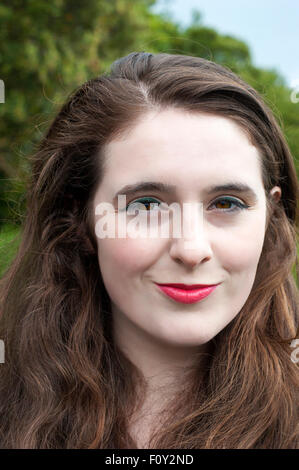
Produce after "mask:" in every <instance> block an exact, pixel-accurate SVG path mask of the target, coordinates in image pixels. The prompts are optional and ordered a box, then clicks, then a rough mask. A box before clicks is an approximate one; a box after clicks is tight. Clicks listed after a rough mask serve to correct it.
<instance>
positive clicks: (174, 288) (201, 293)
mask: <svg viewBox="0 0 299 470" xmlns="http://www.w3.org/2000/svg"><path fill="white" fill-rule="evenodd" d="M156 285H157V286H158V288H159V289H160V290H161V291H162V292H163V293H164V294H166V295H167V296H168V297H170V298H172V299H173V300H175V301H176V302H181V303H184V304H191V303H195V302H199V301H200V300H202V299H204V298H205V297H207V296H208V295H210V294H211V293H212V292H213V291H214V290H215V289H216V287H217V286H218V284H209V285H208V284H205V285H204V284H192V285H187V284H156Z"/></svg>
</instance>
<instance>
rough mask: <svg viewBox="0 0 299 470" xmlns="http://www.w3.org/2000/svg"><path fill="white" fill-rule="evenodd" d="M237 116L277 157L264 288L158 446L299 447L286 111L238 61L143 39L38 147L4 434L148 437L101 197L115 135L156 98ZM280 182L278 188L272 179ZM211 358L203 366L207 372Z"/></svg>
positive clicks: (11, 292) (11, 299)
mask: <svg viewBox="0 0 299 470" xmlns="http://www.w3.org/2000/svg"><path fill="white" fill-rule="evenodd" d="M166 108H178V109H182V110H186V111H188V112H195V113H196V112H204V113H211V114H214V115H220V116H224V117H226V118H229V119H232V120H234V121H235V122H236V123H237V124H238V125H239V126H241V127H242V128H243V129H244V130H245V131H246V132H247V135H248V137H249V139H250V140H251V142H252V143H253V144H254V145H255V146H256V147H257V149H258V150H259V152H260V155H261V157H262V176H263V184H264V188H265V194H266V198H267V221H268V225H267V228H266V232H265V239H264V246H263V250H262V253H261V257H260V260H259V264H258V268H257V273H256V278H255V281H254V285H253V287H252V291H251V293H250V295H249V297H248V299H247V301H246V303H245V305H244V306H243V308H242V310H241V311H240V312H239V314H238V315H237V316H236V317H235V318H234V319H233V320H232V321H231V322H230V323H229V324H228V325H227V326H226V327H225V328H224V329H223V330H222V331H221V332H220V333H219V334H217V336H216V337H215V338H213V340H212V341H211V350H210V352H209V354H206V356H205V363H204V365H202V364H201V365H200V369H199V368H197V367H195V368H193V370H192V371H191V373H190V378H189V379H190V380H188V381H187V382H186V383H185V386H184V389H183V390H180V393H179V394H176V396H175V397H174V399H173V401H171V402H170V403H168V404H167V408H166V419H165V420H164V423H163V425H162V426H160V428H158V429H157V430H156V432H155V433H154V434H153V435H152V438H151V442H150V448H153V449H155V448H156V449H160V448H161V449H162V448H166V449H205V448H209V449H216V448H218V449H221V448H233V449H253V448H271V449H280V448H298V421H299V420H298V366H297V364H296V361H293V360H291V353H292V351H293V350H292V348H291V345H290V343H291V341H292V340H294V339H295V338H297V337H298V317H299V307H298V305H299V302H298V287H297V285H296V280H295V277H294V275H293V273H292V269H293V268H294V266H296V270H295V275H296V279H298V260H297V251H296V239H297V237H298V199H299V198H298V195H299V191H298V180H297V176H296V171H295V165H294V160H293V157H292V155H291V153H290V150H289V148H288V145H287V143H286V140H285V138H284V135H283V132H282V129H281V125H280V124H278V122H277V120H276V118H275V117H274V115H273V114H272V112H271V110H270V108H269V107H268V105H267V104H266V103H265V100H264V99H263V98H262V97H261V96H260V95H259V94H258V93H257V92H256V91H255V90H254V89H253V88H252V87H251V86H249V85H248V84H247V83H245V82H244V81H242V80H241V79H240V78H239V77H238V76H237V75H236V74H234V73H233V72H232V71H230V70H229V69H227V68H226V67H223V66H220V65H218V64H216V63H214V62H211V61H208V60H205V59H202V58H199V57H192V56H185V55H172V54H166V53H160V54H151V53H146V52H132V53H131V54H129V55H127V56H126V57H122V58H120V59H118V60H116V61H115V62H114V63H113V64H112V66H111V70H110V71H109V72H105V73H104V74H103V75H101V76H99V77H96V78H93V79H91V80H89V81H87V82H86V83H84V84H83V85H82V86H80V87H79V88H78V89H76V90H75V91H74V92H73V93H71V95H70V96H69V97H68V98H67V101H66V103H65V104H64V105H63V106H62V107H61V109H60V111H59V112H58V114H57V116H56V117H55V119H54V120H53V122H52V123H51V125H50V127H49V129H48V130H47V132H46V133H45V135H44V137H43V139H42V141H41V143H40V144H39V145H38V147H37V148H36V149H35V151H34V153H33V155H31V156H30V157H29V162H30V164H31V170H32V171H31V173H30V178H29V179H28V187H27V192H26V207H27V209H26V214H25V217H24V222H23V225H22V229H21V235H20V244H19V248H18V252H17V254H16V256H15V258H14V259H13V261H12V263H11V265H10V266H9V268H8V269H7V270H6V272H5V274H4V275H3V277H2V279H1V283H0V311H1V312H2V314H1V317H0V338H1V339H3V340H4V344H5V363H4V364H1V365H0V447H1V448H32V449H38V448H45V449H48V448H52V449H54V448H68V449H70V448H88V449H92V448H100V449H124V448H134V447H136V442H134V440H133V439H132V437H131V436H130V433H129V431H128V423H129V418H130V416H131V413H133V410H135V409H136V407H137V406H138V404H139V398H138V397H139V395H138V393H137V390H139V389H140V388H139V387H141V389H142V387H143V386H144V379H143V377H142V374H141V372H140V371H139V370H138V369H137V367H135V365H134V364H133V363H132V362H131V361H130V360H129V359H128V358H127V357H126V356H125V355H124V354H123V353H122V352H121V351H120V350H119V349H118V347H117V346H116V344H114V342H113V339H112V334H111V329H112V328H111V327H112V323H111V304H110V299H109V296H108V293H107V291H106V289H105V286H104V284H103V280H102V278H101V274H100V270H99V265H98V257H97V243H96V238H95V233H94V227H93V214H92V209H91V208H92V205H91V203H92V200H93V197H94V194H95V190H96V188H97V187H98V185H99V184H101V181H102V177H103V173H104V170H105V159H104V149H105V145H106V144H107V143H108V142H109V141H111V140H113V138H114V137H116V136H120V135H124V134H125V133H126V132H128V131H129V130H130V129H131V128H132V127H133V126H134V125H135V124H136V123H137V122H138V119H140V117H142V115H144V113H146V112H148V111H149V110H152V109H155V110H162V109H166ZM275 185H278V186H280V187H281V189H282V197H281V199H280V200H279V201H278V202H275V201H273V200H272V198H270V197H269V190H270V189H271V188H272V187H273V186H275ZM199 370H201V372H202V371H203V374H201V375H200V374H199Z"/></svg>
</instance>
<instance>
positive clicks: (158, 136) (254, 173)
mask: <svg viewBox="0 0 299 470" xmlns="http://www.w3.org/2000/svg"><path fill="white" fill-rule="evenodd" d="M104 154H105V177H106V178H108V179H109V181H115V182H116V181H117V182H118V183H119V184H122V183H124V184H125V183H130V182H134V181H135V179H136V178H145V177H148V178H150V179H153V178H155V177H160V178H161V177H163V176H164V178H165V179H167V180H168V181H169V179H175V180H176V181H177V182H178V184H179V180H182V181H183V180H184V181H185V184H186V183H188V182H190V183H192V178H196V179H197V180H198V179H202V180H205V179H206V178H209V179H211V178H212V179H213V178H217V182H221V180H225V179H226V178H227V176H228V175H229V176H230V177H231V178H236V177H240V176H242V177H243V181H244V180H246V179H247V180H248V178H249V179H252V180H256V179H259V180H261V165H260V155H259V152H258V149H257V148H256V147H255V146H253V145H252V143H251V142H250V140H249V138H248V136H247V135H246V133H245V131H244V130H243V129H242V128H241V127H240V126H238V125H237V124H236V123H235V122H234V121H233V120H231V119H228V118H225V117H222V116H218V115H211V114H207V113H194V112H193V113H189V112H186V111H183V110H178V109H168V110H164V111H153V112H149V113H148V114H146V115H144V116H142V118H141V119H140V121H139V122H138V123H137V124H136V125H135V126H134V127H133V128H132V129H131V130H130V131H129V132H128V133H126V134H125V135H124V136H123V137H122V138H118V139H116V140H113V141H111V142H110V143H109V144H107V146H106V147H105V151H104ZM131 180H132V181H131Z"/></svg>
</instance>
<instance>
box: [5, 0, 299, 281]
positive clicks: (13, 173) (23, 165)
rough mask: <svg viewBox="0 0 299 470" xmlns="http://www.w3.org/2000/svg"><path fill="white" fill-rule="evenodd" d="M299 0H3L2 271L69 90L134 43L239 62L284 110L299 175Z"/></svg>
mask: <svg viewBox="0 0 299 470" xmlns="http://www.w3.org/2000/svg"><path fill="white" fill-rule="evenodd" d="M298 26H299V2H296V1H294V0H263V1H260V0H248V1H247V0H225V2H224V1H223V0H84V2H83V1H79V0H51V2H47V1H44V0H23V1H22V0H2V1H1V4H0V80H3V83H2V86H1V82H0V95H1V93H2V99H1V96H0V277H1V275H2V274H3V273H4V271H5V269H6V268H7V266H8V265H9V262H10V260H11V259H12V257H13V256H14V253H15V252H16V249H17V246H18V243H19V241H20V236H19V234H20V226H21V224H22V221H23V219H24V213H25V204H26V198H25V191H26V181H28V177H29V174H30V167H29V163H28V161H27V156H28V155H29V154H31V153H32V152H33V151H34V150H35V148H36V147H37V145H38V143H39V142H40V140H41V138H42V136H43V134H44V133H45V131H46V130H47V128H48V126H49V125H50V123H51V121H52V119H53V118H54V116H55V114H56V113H57V111H58V109H59V107H60V106H61V105H62V103H63V102H64V101H65V99H66V97H67V95H68V94H69V93H70V92H71V91H72V90H73V89H74V88H77V87H78V86H79V85H81V84H82V83H83V82H85V81H86V80H89V79H90V78H93V77H96V76H98V75H100V74H102V73H103V72H105V71H108V70H109V68H110V65H111V63H112V62H113V61H114V60H115V59H117V58H119V57H121V56H124V55H127V54H129V53H130V52H133V51H146V52H153V53H157V52H166V53H173V54H186V55H192V56H199V57H204V58H206V59H209V60H213V61H215V62H217V63H219V64H222V65H225V66H227V67H229V68H231V69H232V70H233V71H234V72H235V73H237V74H238V75H239V76H240V77H241V78H243V79H244V80H246V81H247V82H248V83H250V84H251V85H252V86H253V87H254V88H255V89H256V90H258V91H259V93H260V94H261V95H262V97H263V99H264V100H265V102H266V103H267V104H268V105H269V106H270V108H271V109H272V111H273V113H274V115H275V116H276V118H277V120H278V122H279V124H280V125H281V127H282V129H283V132H284V134H285V136H286V139H287V142H288V144H289V146H290V149H291V151H292V154H293V156H294V159H295V164H296V169H297V174H298V175H299V52H298V43H299V42H298V39H299V37H298V36H299V34H298Z"/></svg>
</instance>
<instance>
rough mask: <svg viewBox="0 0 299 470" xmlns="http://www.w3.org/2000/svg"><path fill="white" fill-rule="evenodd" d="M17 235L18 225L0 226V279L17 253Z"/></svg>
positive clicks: (18, 231)
mask: <svg viewBox="0 0 299 470" xmlns="http://www.w3.org/2000/svg"><path fill="white" fill-rule="evenodd" d="M19 233H20V228H19V226H18V225H11V224H4V225H2V226H0V277H2V276H3V274H4V272H5V270H6V269H7V268H8V266H9V264H10V263H11V261H12V259H13V258H14V256H15V254H16V252H17V249H18V245H19V241H20V239H19V237H18V235H19Z"/></svg>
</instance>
